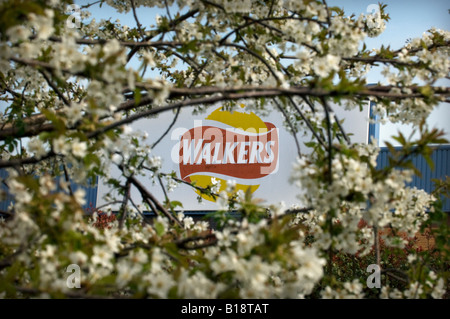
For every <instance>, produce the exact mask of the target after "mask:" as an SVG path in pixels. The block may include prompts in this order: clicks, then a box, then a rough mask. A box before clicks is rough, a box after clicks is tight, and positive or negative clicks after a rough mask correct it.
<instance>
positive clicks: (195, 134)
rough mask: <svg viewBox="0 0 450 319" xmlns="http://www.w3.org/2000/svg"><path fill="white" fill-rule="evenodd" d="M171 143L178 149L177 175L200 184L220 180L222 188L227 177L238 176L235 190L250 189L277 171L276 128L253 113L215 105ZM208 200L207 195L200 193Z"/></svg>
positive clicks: (221, 188)
mask: <svg viewBox="0 0 450 319" xmlns="http://www.w3.org/2000/svg"><path fill="white" fill-rule="evenodd" d="M194 125H196V126H195V127H193V128H191V129H190V130H188V131H187V132H185V133H184V134H183V135H182V136H181V138H180V142H179V143H177V145H176V146H175V150H176V151H179V152H178V155H179V158H178V162H179V172H180V177H181V178H182V179H183V180H185V181H186V182H189V183H192V182H195V184H196V185H198V186H200V187H207V186H208V185H211V182H212V178H215V179H216V180H218V181H220V185H221V187H220V189H219V191H222V190H225V187H226V182H227V180H229V179H235V180H239V181H240V182H239V183H237V184H236V190H243V191H244V192H245V191H247V189H248V188H250V190H251V192H254V191H256V190H257V189H258V187H259V183H260V182H261V180H262V179H263V178H264V177H266V176H268V175H270V174H274V173H276V172H277V169H278V158H279V139H278V128H277V127H275V125H274V124H273V123H270V122H264V121H262V120H261V119H260V118H259V117H258V116H256V115H255V114H254V113H244V112H240V111H234V112H229V111H225V110H222V108H221V107H220V108H218V109H216V110H215V111H214V112H212V113H211V114H210V115H209V116H208V117H206V121H195V124H194ZM203 198H205V199H207V200H212V198H211V197H209V196H203Z"/></svg>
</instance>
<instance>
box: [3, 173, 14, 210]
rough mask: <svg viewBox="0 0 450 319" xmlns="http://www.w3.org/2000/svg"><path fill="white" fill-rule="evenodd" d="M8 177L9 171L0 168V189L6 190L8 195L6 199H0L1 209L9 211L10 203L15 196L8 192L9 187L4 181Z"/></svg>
mask: <svg viewBox="0 0 450 319" xmlns="http://www.w3.org/2000/svg"><path fill="white" fill-rule="evenodd" d="M7 178H8V172H7V171H6V170H5V169H0V183H1V185H0V189H1V190H2V191H4V192H5V193H6V194H7V195H6V198H5V199H4V200H1V201H0V211H7V210H8V207H9V205H10V204H11V203H12V202H13V199H14V198H13V196H11V195H10V194H9V193H8V187H7V186H6V185H5V184H4V183H3V181H4V180H5V179H7Z"/></svg>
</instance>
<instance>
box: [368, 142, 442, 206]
mask: <svg viewBox="0 0 450 319" xmlns="http://www.w3.org/2000/svg"><path fill="white" fill-rule="evenodd" d="M397 149H399V148H397ZM431 158H432V160H433V162H434V168H433V169H431V168H430V166H428V163H427V161H426V160H425V158H424V157H423V156H416V157H414V158H412V161H413V164H414V165H415V167H416V168H417V169H418V170H419V171H420V172H421V174H422V176H414V177H413V180H412V182H411V183H408V186H410V187H414V186H415V187H417V188H419V189H423V190H425V191H426V192H428V193H431V192H432V191H433V190H434V188H435V186H434V182H433V181H432V179H442V180H444V179H445V178H446V177H447V176H450V145H442V146H439V147H438V148H436V150H435V151H434V152H433V154H432V155H431ZM388 164H389V150H388V148H387V147H382V148H381V150H380V154H379V155H378V158H377V168H378V169H382V168H383V167H386V166H388ZM442 199H443V200H445V198H444V197H443V198H442ZM444 211H446V212H450V200H446V202H444Z"/></svg>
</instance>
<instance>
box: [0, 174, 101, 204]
mask: <svg viewBox="0 0 450 319" xmlns="http://www.w3.org/2000/svg"><path fill="white" fill-rule="evenodd" d="M7 177H8V173H7V171H6V170H5V169H0V181H1V185H0V189H1V190H3V191H5V192H6V193H7V196H6V199H5V200H2V201H0V211H7V210H8V207H9V205H10V204H11V203H13V201H14V197H13V196H12V195H10V194H9V193H8V187H7V186H6V185H5V184H3V180H5V179H6V178H7ZM59 178H60V177H57V178H56V181H58V179H59ZM70 185H71V188H72V190H73V191H76V190H77V189H79V188H82V189H84V191H85V192H86V197H85V199H86V204H84V205H83V206H82V207H83V209H84V210H87V209H89V208H91V207H95V206H96V205H97V188H98V184H97V181H96V182H95V184H94V185H93V186H88V187H86V186H81V185H77V184H75V183H73V182H71V183H70Z"/></svg>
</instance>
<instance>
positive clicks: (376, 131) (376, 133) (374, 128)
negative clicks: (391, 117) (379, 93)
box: [369, 101, 380, 143]
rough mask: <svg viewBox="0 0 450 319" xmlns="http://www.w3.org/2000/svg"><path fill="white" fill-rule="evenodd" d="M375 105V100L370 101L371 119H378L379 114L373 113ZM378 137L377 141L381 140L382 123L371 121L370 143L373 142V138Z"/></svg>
mask: <svg viewBox="0 0 450 319" xmlns="http://www.w3.org/2000/svg"><path fill="white" fill-rule="evenodd" d="M374 107H375V102H373V101H370V112H369V113H370V115H369V116H370V119H372V120H378V118H379V116H378V115H374V114H373V108H374ZM374 138H376V139H377V141H378V142H379V141H380V123H378V122H377V123H369V143H370V142H372V139H374Z"/></svg>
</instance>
